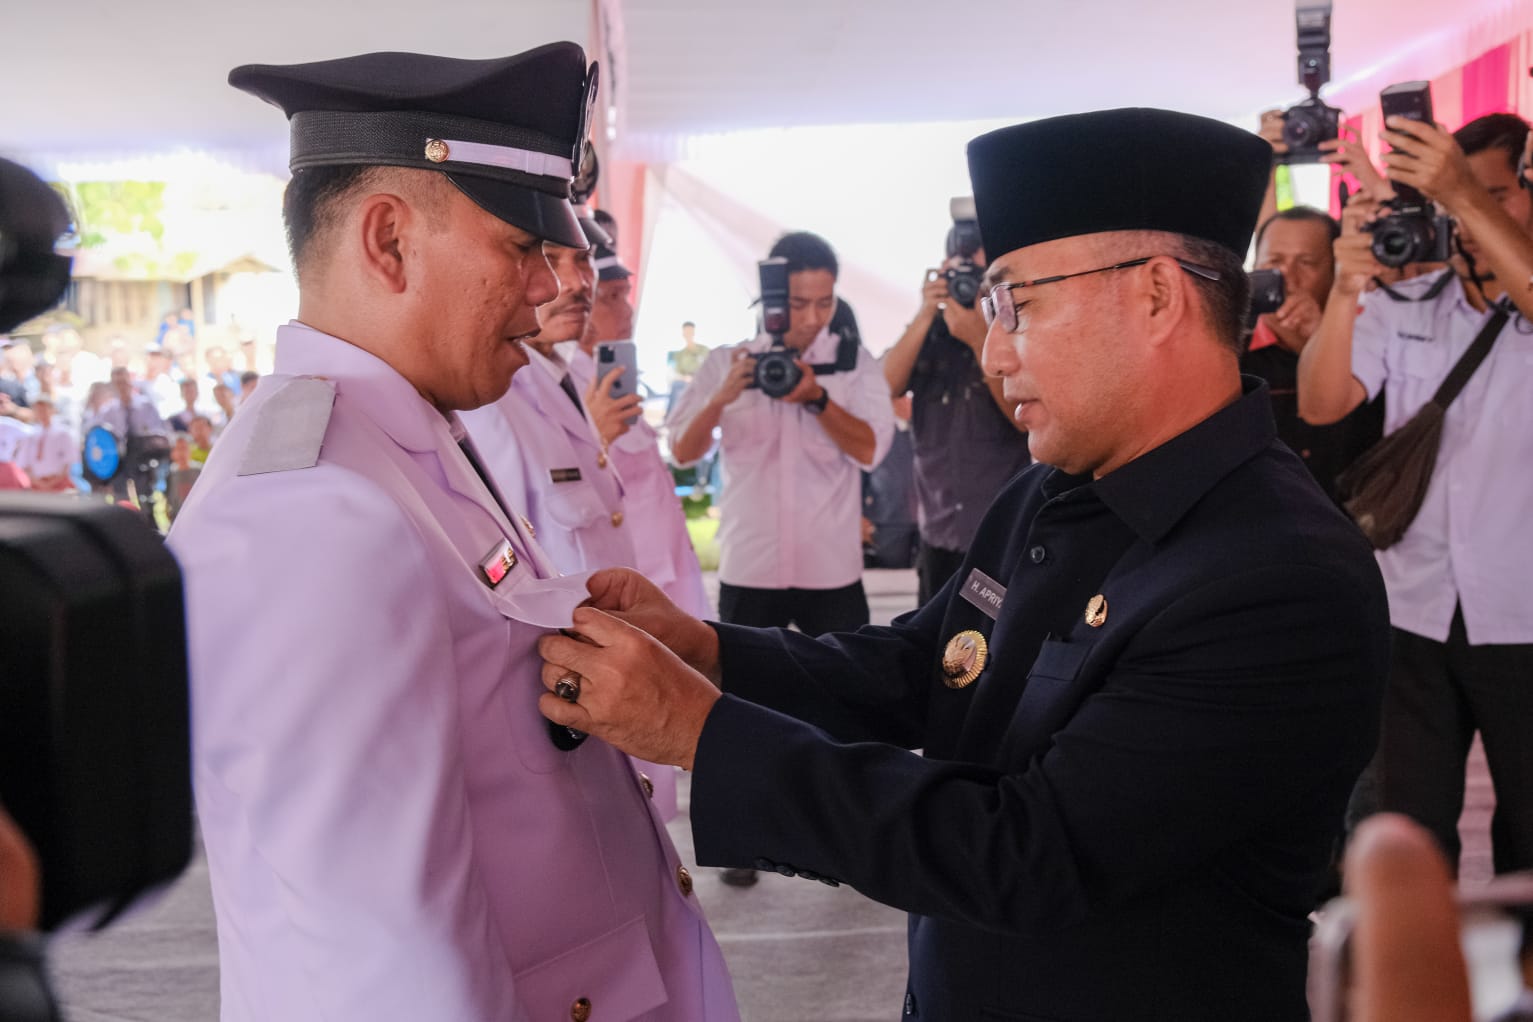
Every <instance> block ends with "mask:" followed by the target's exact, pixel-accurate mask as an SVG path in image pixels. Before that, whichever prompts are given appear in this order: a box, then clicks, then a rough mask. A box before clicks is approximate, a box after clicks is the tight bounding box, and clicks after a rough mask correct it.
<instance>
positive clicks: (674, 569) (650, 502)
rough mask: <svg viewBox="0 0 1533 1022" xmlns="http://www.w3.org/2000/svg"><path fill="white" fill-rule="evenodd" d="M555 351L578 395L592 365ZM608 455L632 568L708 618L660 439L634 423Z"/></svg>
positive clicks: (574, 353) (577, 354) (583, 357)
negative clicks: (618, 484) (619, 484)
mask: <svg viewBox="0 0 1533 1022" xmlns="http://www.w3.org/2000/svg"><path fill="white" fill-rule="evenodd" d="M560 349H561V353H563V354H564V356H565V358H566V359H568V361H569V367H570V375H571V376H573V377H574V378H575V386H576V387H578V388H579V389H580V393H582V394H584V393H585V392H586V390H587V389H589V388H590V386H591V382H592V379H593V378H594V376H595V373H596V360H595V359H593V358H592V357H591V356H590V355H587V354H586V353H585V352H583V351H581V350H580V348H579V347H578V346H576V345H574V344H571V345H569V346H568V348H566V347H565V346H564V345H560ZM609 453H610V454H611V456H612V461H613V463H614V464H615V465H616V466H617V471H618V475H619V476H620V477H621V478H622V480H623V511H624V513H625V514H626V515H627V516H628V527H629V530H630V532H631V534H632V536H633V538H634V557H635V558H636V561H635V564H634V567H636V568H637V569H638V570H639V573H640V574H642V575H643V576H644V577H645V578H647V579H649V580H650V581H651V582H653V583H655V585H657V586H659V587H660V588H661V589H663V590H664V591H665V594H666V595H667V596H669V597H670V598H671V602H673V603H675V604H676V606H678V607H680V608H681V609H682V610H684V611H686V612H687V613H688V614H691V615H692V616H693V617H698V618H711V617H713V609H712V608H711V607H710V606H709V605H708V590H707V588H706V587H705V586H704V585H703V570H702V568H701V567H699V565H698V563H697V552H696V551H695V550H694V549H693V548H692V537H691V536H690V535H689V534H688V533H687V519H686V515H685V514H684V513H683V512H682V509H681V500H680V499H679V498H678V497H677V496H676V479H675V477H674V476H672V475H671V469H670V466H669V465H667V464H666V463H665V459H664V458H662V457H661V456H660V435H659V434H658V433H656V432H655V430H654V427H652V426H650V424H649V423H647V422H645V421H644V419H643V417H640V419H639V421H637V422H635V423H634V424H633V426H632V427H631V428H630V429H629V430H628V432H626V433H624V434H623V435H622V436H620V437H618V438H617V439H616V440H615V441H613V443H612V448H611V450H610V451H609Z"/></svg>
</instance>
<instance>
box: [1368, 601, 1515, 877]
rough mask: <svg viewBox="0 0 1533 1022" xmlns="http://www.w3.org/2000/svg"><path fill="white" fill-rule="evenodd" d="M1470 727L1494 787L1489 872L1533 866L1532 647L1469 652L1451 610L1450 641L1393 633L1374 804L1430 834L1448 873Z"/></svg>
mask: <svg viewBox="0 0 1533 1022" xmlns="http://www.w3.org/2000/svg"><path fill="white" fill-rule="evenodd" d="M1475 731H1479V732H1480V740H1481V742H1483V743H1484V746H1485V758H1486V760H1487V761H1488V762H1489V764H1490V775H1491V781H1492V782H1493V783H1494V785H1495V788H1496V812H1495V816H1494V817H1492V819H1491V829H1490V833H1491V847H1492V850H1493V851H1494V854H1495V863H1496V872H1497V873H1506V872H1510V871H1513V870H1520V869H1529V868H1533V644H1530V645H1492V646H1471V645H1470V644H1469V640H1468V638H1467V636H1466V634H1465V631H1464V616H1463V614H1462V612H1457V611H1456V612H1455V613H1454V615H1453V624H1452V626H1451V628H1450V630H1449V632H1448V641H1447V642H1434V641H1433V640H1431V639H1424V638H1422V637H1421V636H1419V635H1416V634H1414V633H1412V632H1406V631H1401V630H1400V629H1398V628H1396V629H1395V630H1394V648H1393V652H1392V654H1391V659H1390V672H1389V687H1388V689H1387V690H1386V692H1385V695H1384V719H1383V729H1382V733H1381V735H1380V739H1379V752H1378V756H1377V758H1376V760H1375V762H1374V764H1373V767H1372V768H1371V770H1372V772H1373V773H1374V775H1375V776H1374V777H1373V778H1372V780H1373V782H1374V783H1375V784H1376V786H1377V788H1376V794H1377V800H1378V802H1377V804H1378V808H1379V809H1381V810H1384V811H1390V812H1400V813H1405V814H1406V815H1408V816H1410V817H1412V818H1413V819H1415V820H1416V821H1417V822H1419V823H1420V824H1421V825H1422V826H1424V827H1426V828H1427V829H1428V830H1430V831H1431V832H1432V833H1433V834H1434V835H1435V836H1436V837H1437V840H1438V841H1439V842H1440V843H1441V844H1442V847H1443V850H1444V851H1445V852H1446V853H1447V855H1448V858H1449V860H1450V861H1451V862H1452V863H1453V865H1454V867H1455V869H1457V866H1458V857H1459V837H1458V819H1459V816H1460V814H1461V813H1462V812H1463V809H1464V772H1465V764H1466V761H1467V759H1468V757H1469V747H1470V745H1471V744H1472V742H1473V739H1474V733H1475Z"/></svg>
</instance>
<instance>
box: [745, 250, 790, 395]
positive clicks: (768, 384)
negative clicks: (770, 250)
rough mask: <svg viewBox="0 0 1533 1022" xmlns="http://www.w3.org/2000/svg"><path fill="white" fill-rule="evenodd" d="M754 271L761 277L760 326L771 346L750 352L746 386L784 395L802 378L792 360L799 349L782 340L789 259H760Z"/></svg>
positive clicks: (786, 325) (765, 392)
mask: <svg viewBox="0 0 1533 1022" xmlns="http://www.w3.org/2000/svg"><path fill="white" fill-rule="evenodd" d="M756 272H757V275H758V276H759V277H760V279H761V329H762V332H764V333H766V334H768V335H770V336H771V338H772V346H771V347H770V348H768V349H767V350H766V351H763V352H761V353H759V354H752V355H751V358H753V359H755V360H756V372H755V375H754V376H752V377H751V382H750V383H748V384H746V386H747V387H759V388H760V389H761V392H762V393H763V394H765V395H766V396H767V397H776V398H781V397H786V396H788V395H789V394H791V393H792V392H793V388H794V387H797V386H798V381H799V380H801V379H803V378H804V371H803V370H802V369H800V368H799V367H798V366H797V365H796V364H795V360H796V359H797V358H798V352H796V351H793V350H791V349H789V348H788V346H787V344H786V343H784V341H783V337H784V335H786V334H787V332H788V260H786V259H763V260H762V261H761V262H759V263H757V264H756Z"/></svg>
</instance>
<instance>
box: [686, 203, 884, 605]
mask: <svg viewBox="0 0 1533 1022" xmlns="http://www.w3.org/2000/svg"><path fill="white" fill-rule="evenodd" d="M771 257H772V258H784V259H786V260H787V261H788V309H789V326H788V330H787V332H786V334H785V335H784V337H783V342H784V343H785V344H786V345H787V347H788V348H789V349H791V350H792V351H793V352H795V353H796V356H797V357H796V359H795V363H794V364H795V365H796V366H797V367H798V368H799V370H800V371H801V372H802V373H803V376H802V378H801V379H800V380H799V381H798V383H797V385H796V386H794V387H793V389H792V390H791V391H790V392H789V393H787V394H786V395H784V396H783V397H782V398H780V399H777V398H771V397H768V396H767V395H766V394H765V393H763V392H762V391H761V390H760V389H757V388H755V387H753V386H752V380H753V374H754V371H755V367H756V364H757V361H756V359H754V358H752V357H751V356H752V355H754V354H759V353H761V352H764V351H766V350H767V349H768V348H769V346H770V345H771V343H772V338H771V337H770V336H769V335H767V334H762V335H761V336H759V337H757V338H756V339H755V340H753V341H747V342H745V343H743V344H738V345H733V346H726V347H719V348H715V349H714V350H713V351H711V352H710V353H709V354H708V357H707V359H705V360H704V362H703V364H702V367H701V368H700V369H699V370H698V371H697V376H696V378H695V379H694V380H693V382H692V385H691V386H690V387H688V388H687V390H686V392H685V393H683V394H682V395H681V397H680V398H679V399H678V400H677V402H676V407H675V409H674V410H673V411H672V412H671V415H670V417H669V419H668V425H669V426H670V430H671V437H672V440H671V454H672V457H673V459H674V460H675V462H676V463H677V464H678V465H682V466H685V465H689V464H692V463H694V462H696V461H698V460H699V459H700V458H702V457H703V456H704V455H706V454H707V453H708V451H709V450H710V448H711V447H712V445H713V430H714V428H715V427H717V428H718V430H719V443H720V445H721V447H722V449H723V456H724V471H725V485H724V492H723V497H722V500H721V512H722V517H723V526H722V528H721V529H720V532H719V544H720V558H719V582H720V585H719V617H720V619H721V620H724V621H731V622H737V623H740V624H750V625H759V626H771V625H781V626H786V625H788V624H789V623H793V622H796V623H797V624H798V626H799V627H800V628H801V629H802V630H803V631H805V632H807V633H809V634H812V635H818V634H820V633H822V632H829V631H838V630H842V629H850V628H856V627H857V626H858V625H861V624H866V623H867V621H868V601H867V596H866V595H865V594H864V592H863V588H862V541H861V529H860V517H861V506H862V500H861V474H860V470H861V469H870V468H872V467H873V466H875V465H877V464H878V462H879V461H880V460H881V459H882V458H883V456H884V452H885V451H887V450H888V449H889V441H890V438H891V435H892V433H893V431H894V413H893V411H892V410H891V409H890V406H889V395H888V392H887V390H886V387H885V383H884V380H883V377H882V376H881V374H880V373H879V369H878V363H877V362H876V361H874V359H873V356H872V355H870V354H869V353H868V352H867V350H866V349H864V348H862V347H861V346H858V348H857V350H856V357H855V364H854V365H853V366H852V368H850V369H849V370H846V371H837V372H834V373H825V374H819V375H817V374H816V373H815V371H814V370H813V369H812V368H810V366H811V365H812V364H825V363H833V362H836V361H837V353H838V348H839V347H840V343H841V338H840V337H839V336H838V335H837V334H836V333H832V332H831V329H830V324H831V317H832V314H833V313H834V312H835V311H836V305H837V300H836V274H837V272H838V264H837V262H836V255H835V253H834V252H833V251H832V250H831V247H830V246H829V245H828V244H826V242H825V241H824V239H822V238H820V237H818V236H817V235H814V234H810V233H808V232H799V233H795V234H788V235H784V236H783V237H782V238H781V239H779V240H778V242H777V244H775V245H773V246H772V251H771Z"/></svg>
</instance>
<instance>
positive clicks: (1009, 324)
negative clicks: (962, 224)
mask: <svg viewBox="0 0 1533 1022" xmlns="http://www.w3.org/2000/svg"><path fill="white" fill-rule="evenodd" d="M1154 258H1155V256H1144V257H1143V258H1141V259H1130V260H1129V261H1128V262H1125V263H1113V264H1112V265H1111V266H1099V267H1097V268H1096V269H1094V270H1081V271H1080V272H1079V273H1061V274H1058V275H1056V276H1053V277H1039V278H1037V279H1036V280H1024V281H1019V282H1018V283H1015V284H1010V283H1006V284H997V285H995V287H993V288H991V289H990V293H989V294H987V295H985V296H984V297H983V298H981V299H980V300H979V307H980V311H981V312H983V313H984V314H985V325H986V326H990V325H991V324H993V323H996V322H999V323H1000V324H1001V329H1002V330H1005V331H1006V332H1007V333H1009V334H1012V333H1016V332H1017V303H1016V302H1014V301H1011V300H1010V299H1009V298H1007V297H1006V296H1004V295H1002V294H1001V292H1002V291H1015V290H1016V289H1017V288H1022V287H1039V286H1040V285H1043V284H1057V283H1059V282H1060V281H1061V280H1069V279H1070V278H1071V277H1086V276H1090V275H1091V274H1093V273H1109V272H1111V271H1113V270H1126V269H1129V268H1130V267H1132V266H1143V265H1144V264H1145V263H1147V262H1149V261H1150V260H1151V259H1154ZM1171 258H1172V259H1176V257H1175V256H1172V257H1171ZM1176 265H1178V266H1180V267H1181V268H1182V269H1184V270H1186V271H1187V272H1188V273H1190V274H1192V275H1193V276H1194V277H1202V278H1203V279H1204V280H1219V279H1220V276H1221V274H1220V273H1219V271H1218V270H1215V269H1210V268H1209V267H1207V266H1200V265H1198V264H1197V263H1189V262H1188V261H1187V260H1185V259H1176Z"/></svg>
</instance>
